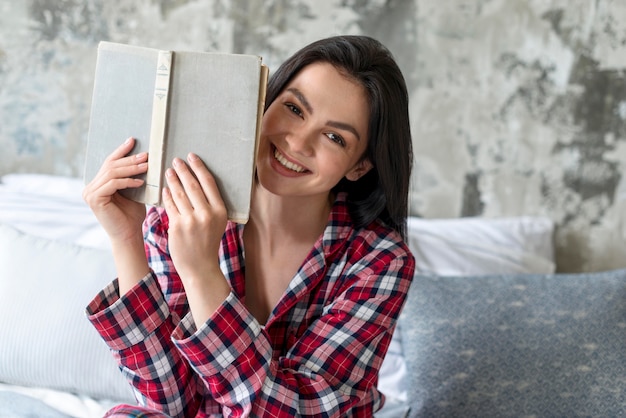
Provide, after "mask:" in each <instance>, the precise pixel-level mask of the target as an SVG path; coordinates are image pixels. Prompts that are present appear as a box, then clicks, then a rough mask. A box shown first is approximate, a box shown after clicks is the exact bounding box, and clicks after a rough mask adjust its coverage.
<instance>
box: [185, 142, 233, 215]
mask: <svg viewBox="0 0 626 418" xmlns="http://www.w3.org/2000/svg"><path fill="white" fill-rule="evenodd" d="M187 160H188V161H189V165H190V166H191V169H192V170H193V172H194V174H195V176H196V177H197V178H198V181H199V183H200V186H201V187H202V191H203V193H204V195H205V197H206V199H207V201H208V202H209V204H210V205H211V206H214V207H223V206H224V200H223V199H222V195H221V193H220V191H219V188H218V187H217V182H216V181H215V177H213V175H212V174H211V172H210V171H209V169H208V168H207V167H206V165H205V164H204V163H203V162H202V160H201V159H200V157H198V156H197V155H196V154H193V153H191V154H189V155H188V156H187Z"/></svg>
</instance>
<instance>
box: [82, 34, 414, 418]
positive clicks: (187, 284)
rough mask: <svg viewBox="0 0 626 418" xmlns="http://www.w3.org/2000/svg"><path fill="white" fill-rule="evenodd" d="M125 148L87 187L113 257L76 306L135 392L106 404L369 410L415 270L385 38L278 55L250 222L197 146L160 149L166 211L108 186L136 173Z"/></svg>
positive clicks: (137, 160)
mask: <svg viewBox="0 0 626 418" xmlns="http://www.w3.org/2000/svg"><path fill="white" fill-rule="evenodd" d="M132 147H133V140H132V139H129V140H127V141H126V142H125V143H124V144H122V145H121V146H120V147H119V148H118V149H117V150H116V151H115V152H113V153H112V154H111V156H109V158H108V159H107V161H106V162H105V163H104V164H103V167H102V169H101V170H100V172H99V174H98V175H97V176H96V178H95V179H94V180H93V181H92V182H91V183H90V184H89V185H87V187H86V188H85V192H84V198H85V200H86V201H87V202H88V204H89V205H90V207H91V208H92V210H93V211H94V213H95V214H96V216H97V217H98V219H99V221H100V222H101V223H102V225H103V226H104V228H105V230H106V231H107V233H108V235H109V236H110V239H111V241H112V244H113V255H114V259H115V264H116V268H117V272H118V278H117V279H116V280H115V281H114V282H113V283H112V284H111V285H109V286H108V287H107V288H105V289H104V290H103V291H102V292H101V293H100V294H99V295H98V296H97V297H96V298H95V299H94V300H93V301H92V303H91V304H90V305H89V307H88V314H89V318H90V320H91V321H92V323H93V324H94V326H95V327H96V329H97V330H98V331H99V333H100V334H101V335H102V337H103V338H104V340H105V341H106V342H107V344H108V345H109V346H110V348H111V349H112V351H113V353H114V355H115V356H116V358H117V360H118V361H119V363H120V366H121V367H122V370H123V373H124V374H125V376H126V377H127V378H128V380H129V382H130V383H131V384H132V385H133V387H134V389H135V393H136V396H137V399H138V401H139V403H140V404H141V405H142V407H136V406H135V407H132V406H120V407H117V408H114V409H113V410H112V411H111V412H110V416H116V415H117V416H132V415H135V416H136V415H138V414H140V413H139V412H138V411H142V412H143V414H144V415H141V416H163V415H162V414H166V415H170V416H185V417H192V416H222V415H223V416H248V415H249V416H371V415H372V414H373V412H374V411H375V410H377V409H378V408H380V406H381V405H382V402H383V400H384V397H383V396H381V394H380V393H379V392H378V391H377V389H376V383H377V375H378V369H379V367H380V364H381V362H382V359H383V357H384V355H385V352H386V350H387V347H388V344H389V341H390V338H391V334H392V332H393V329H394V327H395V323H396V320H397V317H398V315H399V313H400V310H401V307H402V305H403V303H404V300H405V296H406V293H407V291H408V287H409V284H410V280H411V278H412V275H413V270H414V260H413V257H412V256H411V254H410V252H409V250H408V248H407V246H406V245H405V244H404V242H403V240H402V236H403V234H404V228H405V219H406V216H407V195H408V183H409V176H410V170H411V159H412V155H411V137H410V129H409V118H408V97H407V91H406V86H405V84H404V79H403V77H402V75H401V73H400V71H399V69H398V67H397V65H396V63H395V62H394V60H393V58H392V57H391V55H390V53H389V52H388V50H387V49H385V47H384V46H382V45H381V44H380V43H379V42H377V41H375V40H374V39H371V38H369V37H363V36H341V37H333V38H328V39H323V40H320V41H318V42H315V43H313V44H311V45H309V46H307V47H305V48H303V49H302V50H300V51H298V52H297V53H296V54H294V55H293V56H292V57H291V58H289V59H288V60H287V61H286V62H285V63H284V64H283V65H282V66H281V67H280V68H279V69H278V70H277V71H276V73H275V74H274V75H273V76H272V78H271V80H270V82H269V86H268V95H267V105H266V110H265V113H264V116H263V124H262V130H261V138H260V143H259V149H258V157H257V181H256V184H255V187H254V190H253V195H252V203H251V213H250V220H249V222H248V223H247V224H246V225H245V226H243V225H237V224H234V223H229V222H227V219H226V211H225V208H224V204H223V201H222V199H221V196H220V193H219V191H218V189H217V187H216V184H215V182H214V179H213V178H212V176H211V174H210V172H209V170H208V169H207V168H206V167H205V166H204V164H203V163H202V162H201V161H200V160H199V159H198V158H197V157H196V156H195V155H194V154H190V155H189V156H187V161H186V162H185V161H183V160H180V159H175V160H174V161H173V162H172V167H171V168H169V169H168V170H167V174H166V179H167V185H168V188H167V189H166V190H165V191H164V192H163V201H164V209H156V208H151V209H150V210H149V211H148V213H147V215H146V213H145V208H144V206H143V205H140V204H137V203H134V202H131V201H128V200H126V199H124V198H122V197H121V196H120V195H119V194H118V193H117V190H120V189H123V188H127V187H137V186H140V185H141V184H142V181H140V180H137V179H135V178H133V176H135V175H137V174H141V173H143V172H145V170H146V160H147V158H148V157H147V155H145V154H139V155H135V156H128V155H127V154H128V153H129V152H130V151H131V149H132ZM209 168H210V167H209ZM144 218H145V220H144ZM142 222H143V234H142V226H141V225H142ZM144 246H145V251H144ZM244 249H245V250H244ZM146 255H147V256H146ZM244 261H245V272H244ZM148 411H154V412H152V413H151V412H148ZM157 411H160V412H157Z"/></svg>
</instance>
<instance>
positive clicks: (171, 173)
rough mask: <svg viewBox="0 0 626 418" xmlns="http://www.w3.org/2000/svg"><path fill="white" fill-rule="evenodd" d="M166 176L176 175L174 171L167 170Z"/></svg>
mask: <svg viewBox="0 0 626 418" xmlns="http://www.w3.org/2000/svg"><path fill="white" fill-rule="evenodd" d="M165 175H166V176H167V177H172V176H173V175H174V170H172V169H171V168H168V169H167V170H165Z"/></svg>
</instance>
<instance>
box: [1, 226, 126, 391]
mask: <svg viewBox="0 0 626 418" xmlns="http://www.w3.org/2000/svg"><path fill="white" fill-rule="evenodd" d="M0 265H1V266H2V269H1V273H0V318H2V321H1V322H0V381H2V382H5V383H10V384H15V385H23V386H38V387H48V388H52V389H57V390H62V391H69V392H74V393H78V394H84V395H87V396H90V397H94V398H99V399H116V400H120V401H126V402H128V401H132V400H133V399H134V398H133V395H132V391H131V389H130V387H129V385H128V384H127V383H126V381H125V379H124V378H123V377H122V375H121V373H120V372H119V370H118V368H117V365H116V363H115V361H114V359H113V357H112V355H111V353H110V352H109V350H108V348H107V347H106V345H105V344H104V342H102V340H101V339H100V337H99V336H98V334H97V333H96V331H95V330H94V329H93V328H92V327H91V325H90V324H89V322H88V320H87V319H86V317H85V307H86V306H87V304H88V303H89V301H90V300H91V299H92V298H93V297H94V296H95V295H96V294H97V292H98V291H99V290H101V289H102V288H103V287H104V286H105V285H106V284H107V283H109V282H110V281H111V280H112V279H113V278H114V277H115V268H114V265H113V261H112V255H111V253H110V251H108V250H98V249H93V248H85V247H81V246H77V245H74V244H71V243H66V242H61V241H53V240H48V239H45V238H41V237H33V236H29V235H26V234H24V233H22V232H20V231H17V230H16V229H14V228H12V227H9V226H7V225H2V224H0Z"/></svg>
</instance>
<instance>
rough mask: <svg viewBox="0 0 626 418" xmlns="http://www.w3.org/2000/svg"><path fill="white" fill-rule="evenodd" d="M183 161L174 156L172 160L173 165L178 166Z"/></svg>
mask: <svg viewBox="0 0 626 418" xmlns="http://www.w3.org/2000/svg"><path fill="white" fill-rule="evenodd" d="M180 163H181V161H180V159H178V158H174V160H173V161H172V165H173V166H174V167H178V166H179V165H180Z"/></svg>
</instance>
